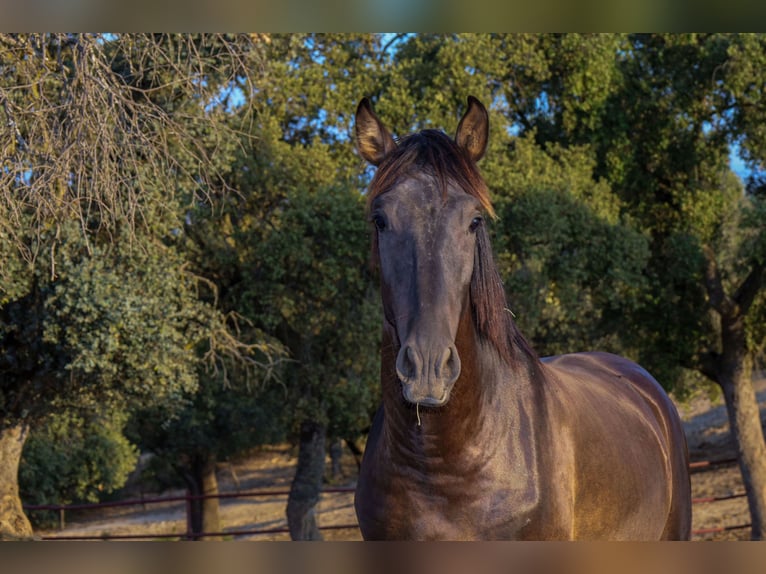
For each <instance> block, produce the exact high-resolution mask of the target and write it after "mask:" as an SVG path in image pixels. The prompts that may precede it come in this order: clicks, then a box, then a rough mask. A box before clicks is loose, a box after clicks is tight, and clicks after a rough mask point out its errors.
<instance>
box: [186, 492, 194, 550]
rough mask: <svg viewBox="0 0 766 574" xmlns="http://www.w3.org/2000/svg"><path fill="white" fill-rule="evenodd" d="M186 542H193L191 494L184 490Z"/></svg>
mask: <svg viewBox="0 0 766 574" xmlns="http://www.w3.org/2000/svg"><path fill="white" fill-rule="evenodd" d="M185 503H186V540H194V525H193V524H192V507H191V504H192V502H191V492H190V491H189V489H188V488H187V489H186V499H185Z"/></svg>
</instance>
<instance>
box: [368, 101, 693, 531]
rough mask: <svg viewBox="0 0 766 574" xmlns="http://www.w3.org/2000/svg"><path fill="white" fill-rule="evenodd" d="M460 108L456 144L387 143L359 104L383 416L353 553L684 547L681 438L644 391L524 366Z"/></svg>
mask: <svg viewBox="0 0 766 574" xmlns="http://www.w3.org/2000/svg"><path fill="white" fill-rule="evenodd" d="M488 130H489V121H488V114H487V111H486V110H485V108H484V106H482V104H481V103H480V102H479V101H478V100H477V99H475V98H473V97H470V98H469V99H468V109H467V111H466V113H465V115H464V116H463V118H462V119H461V120H460V123H459V125H458V128H457V133H456V136H455V139H454V140H453V139H452V138H450V137H449V136H447V135H445V134H444V133H443V132H441V131H436V130H425V131H422V132H420V133H417V134H414V135H410V136H408V137H406V138H404V139H402V140H401V141H399V142H398V143H397V142H395V141H394V139H393V138H392V137H391V135H390V133H389V131H388V130H387V129H386V128H385V126H384V125H383V124H382V123H381V121H380V120H379V119H378V118H377V116H376V115H375V113H374V112H373V111H372V108H371V106H370V103H369V101H368V100H367V99H364V100H362V102H361V103H360V104H359V107H358V108H357V112H356V137H357V147H358V150H359V152H360V154H361V155H362V157H364V158H365V159H366V160H367V161H368V162H369V163H371V164H373V165H375V166H377V171H376V174H375V177H374V178H373V180H372V183H371V185H370V189H369V194H368V197H369V204H368V205H369V213H370V218H371V221H372V222H373V223H374V225H375V235H374V241H373V253H374V257H375V258H376V259H377V264H378V265H379V269H380V277H381V293H382V299H383V312H384V321H383V343H382V350H381V386H382V390H383V405H382V406H381V408H380V409H379V411H378V413H377V415H376V416H375V420H374V422H373V426H372V429H371V431H370V435H369V439H368V442H367V448H366V451H365V453H364V458H363V461H362V467H361V471H360V476H359V482H358V486H357V490H356V499H355V507H356V513H357V517H358V519H359V527H360V528H361V531H362V535H363V536H364V538H365V539H414V540H429V539H447V540H465V539H506V540H523V539H534V540H546V539H565V540H571V539H588V540H595V539H611V540H628V539H629V540H660V539H663V540H667V539H688V538H689V534H690V525H691V498H690V485H689V474H688V466H687V465H688V456H687V450H686V441H685V437H684V433H683V429H682V426H681V422H680V420H679V417H678V413H677V412H676V410H675V407H674V406H673V404H672V402H671V401H670V399H669V398H668V396H667V395H666V394H665V392H664V391H663V390H662V388H661V387H660V385H659V384H658V383H657V381H655V380H654V378H652V376H651V375H650V374H649V373H647V372H646V371H645V370H644V369H643V368H641V367H640V366H638V365H636V364H635V363H632V362H631V361H629V360H627V359H623V358H621V357H618V356H615V355H610V354H606V353H577V354H570V355H561V356H557V357H549V358H546V359H542V360H540V359H538V358H537V356H536V355H535V353H534V352H533V351H532V350H531V349H530V347H529V345H528V344H527V343H526V341H525V340H524V338H523V337H522V335H521V334H520V333H519V331H518V330H517V328H516V326H515V325H514V323H513V321H512V318H511V314H510V312H509V311H508V309H507V305H506V300H505V293H504V290H503V287H502V284H501V281H500V277H499V275H498V272H497V269H496V267H495V264H494V262H493V259H492V252H491V247H490V244H489V239H488V235H487V230H486V228H485V218H486V217H487V216H493V215H494V213H493V210H492V205H491V204H490V201H489V195H488V191H487V187H486V185H485V183H484V181H483V179H482V177H481V176H480V175H479V172H478V170H477V168H476V165H475V164H476V162H477V161H478V160H479V159H480V158H481V157H482V155H484V152H485V150H486V145H487V137H488Z"/></svg>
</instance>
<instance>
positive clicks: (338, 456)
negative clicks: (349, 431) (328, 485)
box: [330, 438, 343, 481]
mask: <svg viewBox="0 0 766 574" xmlns="http://www.w3.org/2000/svg"><path fill="white" fill-rule="evenodd" d="M342 460H343V443H342V442H341V440H340V439H339V438H336V439H335V440H333V441H332V443H330V476H331V477H332V480H334V481H335V480H340V479H341V478H343V465H342V464H341V463H342Z"/></svg>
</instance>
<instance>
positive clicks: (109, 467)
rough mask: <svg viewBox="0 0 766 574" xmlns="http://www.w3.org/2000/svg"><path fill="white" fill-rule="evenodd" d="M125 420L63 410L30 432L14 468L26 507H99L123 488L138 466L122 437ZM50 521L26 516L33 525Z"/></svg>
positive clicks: (116, 415) (114, 414)
mask: <svg viewBox="0 0 766 574" xmlns="http://www.w3.org/2000/svg"><path fill="white" fill-rule="evenodd" d="M125 418H126V414H125V413H124V412H121V411H111V412H109V411H102V412H98V409H92V410H90V409H89V410H85V411H84V412H81V413H76V412H74V411H72V410H66V411H63V412H61V413H54V414H51V415H50V416H48V417H47V418H46V419H45V421H43V423H42V424H41V425H40V426H39V427H36V428H32V429H31V430H30V434H29V438H28V439H27V441H26V443H25V445H24V452H23V455H22V458H21V463H20V466H19V492H20V494H21V498H22V499H23V500H24V501H25V503H26V504H72V503H75V502H98V501H99V500H100V499H101V497H102V496H103V495H105V494H109V493H111V492H114V491H115V490H117V489H119V488H121V487H122V486H124V485H125V482H126V480H127V478H128V475H129V474H130V472H131V471H132V470H133V469H134V468H135V466H136V462H137V461H138V449H137V448H136V447H135V445H133V444H131V443H130V442H129V441H128V440H127V439H126V438H125V436H124V434H123V427H124V426H125ZM64 445H65V446H64ZM51 518H53V517H51V516H49V515H48V514H47V513H45V512H41V511H38V512H37V513H36V514H33V515H30V519H31V520H32V521H33V523H36V524H40V523H41V522H42V523H45V522H46V521H49V520H50V519H51ZM55 519H56V520H58V517H55Z"/></svg>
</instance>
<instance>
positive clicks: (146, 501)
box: [24, 458, 752, 540]
mask: <svg viewBox="0 0 766 574" xmlns="http://www.w3.org/2000/svg"><path fill="white" fill-rule="evenodd" d="M736 462H737V459H736V458H726V459H719V460H701V461H695V462H691V463H689V469H690V470H691V471H692V472H705V471H708V470H713V469H714V468H717V467H719V466H724V465H729V464H733V463H736ZM348 492H354V487H351V486H342V487H330V488H325V489H322V494H332V493H348ZM289 494H290V491H289V489H261V490H251V491H245V492H231V493H228V492H227V493H220V494H208V495H193V494H189V493H187V494H185V495H177V496H156V497H149V498H134V499H128V500H117V501H112V502H99V503H87V504H29V505H24V510H27V511H35V510H48V511H57V512H59V514H60V517H61V518H60V521H61V524H60V525H61V529H62V530H63V527H64V522H65V521H64V513H65V512H67V511H74V510H93V509H98V508H114V507H125V506H145V505H151V504H163V503H169V502H184V503H185V505H186V515H187V521H186V522H187V531H186V532H185V533H183V534H179V533H175V534H101V535H66V534H62V535H56V536H43V537H42V539H43V540H139V539H141V540H146V539H187V540H191V539H195V538H211V537H221V536H253V535H269V534H285V533H288V532H289V529H288V528H286V527H277V528H262V529H249V530H227V531H223V532H193V530H192V528H191V521H190V516H191V514H190V506H191V503H192V501H196V500H204V499H210V498H218V499H231V498H253V497H267V496H288V495H289ZM745 496H746V494H745V493H743V492H740V493H735V494H727V495H722V496H703V497H697V498H692V504H709V503H714V502H719V501H723V500H732V499H736V498H744V497H745ZM751 526H752V525H751V524H750V523H748V524H737V525H732V526H715V527H706V528H699V529H697V530H693V531H692V534H693V535H697V536H701V535H705V534H715V533H721V532H727V531H731V530H741V529H745V528H750V527H751ZM354 528H358V525H357V524H356V523H353V524H337V525H332V526H320V527H319V529H320V530H322V531H324V530H346V529H354Z"/></svg>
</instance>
